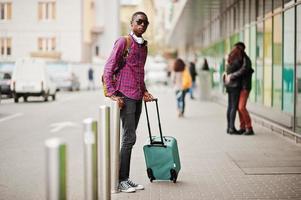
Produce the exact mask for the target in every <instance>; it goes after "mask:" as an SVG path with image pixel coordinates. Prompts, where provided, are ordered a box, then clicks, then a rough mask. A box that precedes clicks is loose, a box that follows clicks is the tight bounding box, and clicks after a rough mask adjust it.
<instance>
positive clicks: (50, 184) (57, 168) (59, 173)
mask: <svg viewBox="0 0 301 200" xmlns="http://www.w3.org/2000/svg"><path fill="white" fill-rule="evenodd" d="M45 145H46V179H47V180H46V185H47V188H46V195H47V197H46V199H47V200H65V199H67V195H66V185H67V183H66V182H67V181H66V144H65V142H63V141H62V140H60V139H59V138H52V139H48V140H46V142H45Z"/></svg>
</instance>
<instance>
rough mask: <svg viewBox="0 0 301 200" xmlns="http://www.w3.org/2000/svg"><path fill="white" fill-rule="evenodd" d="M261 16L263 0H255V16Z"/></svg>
mask: <svg viewBox="0 0 301 200" xmlns="http://www.w3.org/2000/svg"><path fill="white" fill-rule="evenodd" d="M261 17H263V0H257V18H261Z"/></svg>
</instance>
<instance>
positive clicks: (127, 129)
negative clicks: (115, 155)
mask: <svg viewBox="0 0 301 200" xmlns="http://www.w3.org/2000/svg"><path fill="white" fill-rule="evenodd" d="M124 103H125V106H124V107H123V108H122V109H121V111H120V118H121V121H122V129H123V131H122V142H121V151H120V169H119V181H124V180H127V179H128V178H129V174H130V163H131V154H132V148H133V146H134V144H135V142H136V129H137V126H138V122H139V119H140V115H141V109H142V101H141V100H133V99H129V98H127V97H125V96H124Z"/></svg>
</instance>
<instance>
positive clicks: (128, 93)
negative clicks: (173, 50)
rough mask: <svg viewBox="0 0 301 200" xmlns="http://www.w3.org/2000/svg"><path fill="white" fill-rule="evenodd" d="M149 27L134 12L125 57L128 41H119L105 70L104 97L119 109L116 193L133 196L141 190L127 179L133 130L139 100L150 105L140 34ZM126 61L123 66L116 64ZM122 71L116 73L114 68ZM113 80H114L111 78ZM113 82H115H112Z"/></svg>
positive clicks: (135, 123)
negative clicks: (116, 104) (119, 142)
mask: <svg viewBox="0 0 301 200" xmlns="http://www.w3.org/2000/svg"><path fill="white" fill-rule="evenodd" d="M148 25H149V22H148V18H147V16H146V14H145V13H143V12H135V13H134V14H133V15H132V20H131V33H130V34H129V39H130V45H129V48H128V55H127V57H126V58H124V55H123V54H124V51H125V49H126V48H127V39H126V38H125V37H120V38H119V39H118V40H117V41H116V42H115V44H114V48H113V50H112V52H111V55H110V57H109V58H108V60H107V62H106V64H105V69H104V76H103V78H104V82H105V83H106V87H107V94H106V95H107V96H108V97H110V98H111V99H112V100H114V101H117V102H118V105H119V107H120V109H121V111H120V118H121V121H122V129H123V134H122V144H121V151H120V170H119V189H120V191H122V192H135V191H136V190H142V189H144V187H143V185H140V184H136V183H134V182H133V181H131V180H130V179H129V173H130V161H131V153H132V148H133V146H134V144H135V142H136V128H137V126H138V122H139V118H140V115H141V110H142V100H144V101H152V100H154V98H153V96H152V95H151V94H150V93H148V91H147V89H146V87H145V83H144V65H145V61H146V57H147V41H146V40H144V39H143V37H142V34H143V33H144V32H145V31H146V29H147V26H148ZM122 59H125V64H124V65H123V66H122V67H120V65H119V63H120V62H121V61H122ZM118 67H119V68H121V69H119V70H118V73H116V70H117V68H118ZM113 77H115V78H113ZM113 79H115V80H114V81H112V80H113Z"/></svg>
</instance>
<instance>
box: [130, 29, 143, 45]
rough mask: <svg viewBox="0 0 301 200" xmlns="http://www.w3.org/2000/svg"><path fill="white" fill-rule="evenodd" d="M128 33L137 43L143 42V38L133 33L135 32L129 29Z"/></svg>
mask: <svg viewBox="0 0 301 200" xmlns="http://www.w3.org/2000/svg"><path fill="white" fill-rule="evenodd" d="M130 35H131V36H132V37H133V38H134V40H135V41H136V42H137V43H138V44H144V38H143V37H138V36H137V35H135V33H134V32H133V31H131V33H130Z"/></svg>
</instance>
